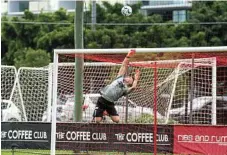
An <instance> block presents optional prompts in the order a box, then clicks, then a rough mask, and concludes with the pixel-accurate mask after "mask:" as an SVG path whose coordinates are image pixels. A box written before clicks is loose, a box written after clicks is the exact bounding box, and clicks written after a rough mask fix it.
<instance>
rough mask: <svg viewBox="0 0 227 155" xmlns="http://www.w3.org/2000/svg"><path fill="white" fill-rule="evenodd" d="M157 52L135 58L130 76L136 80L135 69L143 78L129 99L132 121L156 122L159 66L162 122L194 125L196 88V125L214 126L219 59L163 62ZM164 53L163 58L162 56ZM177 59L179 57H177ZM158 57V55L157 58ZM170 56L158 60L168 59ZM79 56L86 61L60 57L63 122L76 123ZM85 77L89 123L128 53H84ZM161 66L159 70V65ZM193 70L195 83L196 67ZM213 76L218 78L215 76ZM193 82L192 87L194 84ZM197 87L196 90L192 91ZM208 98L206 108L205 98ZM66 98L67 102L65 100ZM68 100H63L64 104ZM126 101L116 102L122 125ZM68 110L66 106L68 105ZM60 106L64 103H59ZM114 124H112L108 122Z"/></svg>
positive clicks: (159, 115)
mask: <svg viewBox="0 0 227 155" xmlns="http://www.w3.org/2000/svg"><path fill="white" fill-rule="evenodd" d="M155 55H156V54H147V55H143V56H144V58H145V59H146V60H147V61H141V59H142V55H140V54H136V55H135V57H133V58H132V59H131V62H130V64H129V68H128V75H129V76H134V73H135V70H136V69H139V70H140V71H141V77H140V80H139V84H138V87H137V88H136V90H135V91H133V92H132V93H130V94H129V95H128V101H129V110H128V114H129V115H128V120H129V122H130V123H144V121H145V122H146V121H148V120H150V123H152V121H153V105H154V68H155V67H156V68H157V82H158V83H157V90H156V91H157V96H158V98H157V108H158V113H157V115H158V120H159V123H167V122H169V123H173V122H174V123H189V122H188V121H189V114H190V111H191V110H190V109H189V108H190V106H188V105H189V104H190V102H191V95H190V92H191V89H193V92H194V93H193V98H194V101H193V102H196V103H195V106H193V107H192V113H193V120H194V122H193V123H197V124H210V123H211V119H212V118H211V106H210V105H209V104H210V103H211V102H210V100H212V98H213V96H212V69H213V68H212V67H215V62H216V60H215V59H214V58H212V57H210V58H195V59H194V64H193V65H192V59H176V60H158V61H149V59H150V60H152V59H153V57H154V56H155ZM159 55H160V54H159ZM177 55H178V56H177ZM156 56H157V55H156ZM166 56H167V55H166V54H164V55H162V58H161V56H160V57H159V59H164V58H166ZM180 56H181V55H180V54H175V55H174V54H173V55H172V57H180ZM74 57H77V58H81V57H82V55H73V56H72V55H67V56H65V55H64V56H60V63H59V70H58V96H59V99H58V100H59V101H61V102H59V103H61V104H63V106H62V105H61V106H59V107H60V109H62V112H63V113H64V115H63V116H64V117H65V118H64V119H60V118H59V120H64V121H72V118H73V105H74V80H75V79H74V76H75V66H74V63H66V62H67V61H68V62H70V61H73V60H74ZM83 57H84V59H85V61H88V62H85V64H84V75H83V76H84V79H83V95H84V105H86V107H87V108H86V109H83V121H85V122H89V121H91V119H92V114H93V111H94V108H95V104H96V101H97V99H98V97H99V96H100V95H99V91H100V89H101V88H103V87H105V86H106V85H108V84H110V83H111V82H112V81H113V80H114V79H115V78H116V76H117V73H118V71H119V69H120V67H121V62H122V61H123V59H124V57H125V55H119V54H116V55H115V54H111V55H108V54H90V55H89V54H85V55H83ZM181 57H182V56H181ZM155 62H156V66H155ZM193 66H194V68H193V80H191V76H192V67H193ZM213 78H214V77H213ZM192 81H193V82H194V84H193V86H191V82H192ZM191 87H192V88H191ZM201 97H202V99H203V98H204V97H205V98H206V99H207V97H208V98H210V99H209V100H207V101H206V102H205V105H206V106H204V105H202V104H204V103H202V101H198V100H201ZM62 98H64V99H62ZM62 100H64V101H62ZM126 101H127V100H126V98H125V97H122V98H121V99H119V101H117V102H116V103H115V104H116V109H117V111H118V112H119V115H120V117H121V118H122V119H121V121H122V122H124V121H125V117H126ZM65 104H66V105H67V106H64V105H65ZM59 105H60V104H59ZM198 108H199V109H198ZM109 121H110V120H109Z"/></svg>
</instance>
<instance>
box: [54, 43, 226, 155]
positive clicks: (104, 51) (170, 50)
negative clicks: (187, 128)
mask: <svg viewBox="0 0 227 155" xmlns="http://www.w3.org/2000/svg"><path fill="white" fill-rule="evenodd" d="M132 49H133V50H135V51H136V53H180V52H182V53H192V52H193V53H198V52H200V53H201V52H227V46H216V47H172V48H121V49H54V59H53V60H54V62H53V89H52V98H53V103H52V114H51V115H52V119H51V120H52V122H51V155H54V154H55V151H56V150H55V149H56V148H55V147H56V136H55V135H56V112H57V111H56V106H57V84H58V63H59V62H58V58H59V55H61V54H63V55H64V54H126V53H128V52H129V51H130V50H132ZM213 70H214V71H213ZM215 71H216V65H215V68H214V69H212V76H213V77H212V83H213V82H214V83H213V85H212V96H213V95H214V94H215V96H216V78H217V77H216V72H215ZM212 118H213V119H212V125H216V97H213V101H212Z"/></svg>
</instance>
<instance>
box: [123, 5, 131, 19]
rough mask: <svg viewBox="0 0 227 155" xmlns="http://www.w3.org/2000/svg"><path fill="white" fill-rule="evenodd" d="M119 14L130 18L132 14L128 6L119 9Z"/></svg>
mask: <svg viewBox="0 0 227 155" xmlns="http://www.w3.org/2000/svg"><path fill="white" fill-rule="evenodd" d="M121 13H122V14H123V15H124V16H130V15H131V14H132V8H131V7H130V6H128V5H125V6H123V7H122V9H121Z"/></svg>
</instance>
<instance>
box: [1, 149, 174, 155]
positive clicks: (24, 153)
mask: <svg viewBox="0 0 227 155" xmlns="http://www.w3.org/2000/svg"><path fill="white" fill-rule="evenodd" d="M1 153H2V155H13V153H12V150H4V149H3V150H2V151H1ZM47 154H50V150H32V149H17V150H15V152H14V155H47ZM56 155H79V153H73V151H64V150H60V151H59V150H57V151H56ZM80 155H124V153H123V152H102V151H89V152H88V153H80ZM127 155H152V153H127ZM158 155H170V154H158Z"/></svg>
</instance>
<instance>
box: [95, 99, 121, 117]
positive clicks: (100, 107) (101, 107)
mask: <svg viewBox="0 0 227 155" xmlns="http://www.w3.org/2000/svg"><path fill="white" fill-rule="evenodd" d="M105 110H106V111H107V112H108V114H109V115H110V116H119V115H118V113H117V110H116V108H115V107H114V103H112V102H110V101H107V100H106V99H104V98H103V97H99V98H98V101H97V104H96V107H95V111H94V114H93V117H103V112H104V111H105Z"/></svg>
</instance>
